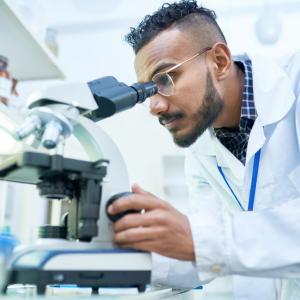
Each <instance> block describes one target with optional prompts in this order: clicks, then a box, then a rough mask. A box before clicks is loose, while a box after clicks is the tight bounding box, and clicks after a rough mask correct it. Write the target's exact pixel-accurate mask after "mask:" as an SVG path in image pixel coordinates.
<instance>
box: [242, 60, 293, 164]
mask: <svg viewBox="0 0 300 300" xmlns="http://www.w3.org/2000/svg"><path fill="white" fill-rule="evenodd" d="M251 61H252V72H253V91H254V103H255V108H256V112H257V119H256V121H255V123H254V125H253V128H252V130H251V133H250V136H249V141H248V147H247V156H246V165H247V163H248V162H249V161H250V159H251V158H252V157H253V156H254V155H255V153H256V152H257V151H258V150H259V149H260V148H262V146H263V145H264V142H265V140H266V138H265V135H264V127H265V126H267V125H269V124H272V123H276V122H278V121H280V120H281V119H282V118H283V117H284V116H285V115H286V114H287V113H288V111H289V110H290V108H291V106H292V105H293V103H294V101H295V95H294V93H293V87H292V82H291V81H290V79H289V77H288V75H287V74H286V73H285V72H284V70H283V69H282V68H281V67H280V66H279V64H276V63H275V62H274V61H271V60H270V59H268V58H262V57H256V58H255V59H253V60H252V59H251Z"/></svg>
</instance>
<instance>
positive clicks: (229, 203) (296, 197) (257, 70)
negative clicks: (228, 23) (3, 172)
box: [109, 1, 300, 300]
mask: <svg viewBox="0 0 300 300" xmlns="http://www.w3.org/2000/svg"><path fill="white" fill-rule="evenodd" d="M127 41H128V42H129V43H130V44H131V45H132V47H133V49H134V51H135V53H136V58H135V70H136V74H137V77H138V80H139V81H141V82H147V81H150V80H153V81H154V82H156V83H157V86H158V94H157V95H155V96H153V97H152V98H151V99H150V111H151V113H152V114H153V115H155V116H157V117H158V119H159V122H160V123H161V124H162V125H163V126H164V127H166V128H167V129H168V130H169V131H170V133H171V134H172V136H173V139H174V142H175V143H176V144H177V145H179V146H181V147H189V148H188V153H187V160H186V171H187V180H188V184H189V187H190V199H189V206H190V210H191V212H190V213H189V214H188V215H184V214H182V213H181V212H179V211H177V210H176V209H175V208H173V207H172V206H171V205H170V204H168V203H167V202H165V201H163V200H161V199H159V198H157V197H156V196H154V195H152V194H150V193H148V192H146V191H144V190H142V188H140V187H139V186H136V185H135V186H133V192H134V195H132V196H130V197H126V198H125V197H124V198H122V199H119V200H118V201H116V202H115V203H114V204H113V205H112V206H110V208H109V210H110V213H113V214H114V213H118V212H120V211H125V210H128V209H135V210H142V209H144V210H145V213H143V214H129V215H126V216H125V217H123V218H122V219H120V220H119V221H118V222H116V223H115V225H114V229H115V236H114V239H115V242H116V243H118V244H119V245H120V246H122V247H128V248H136V249H141V250H146V251H151V252H154V253H158V254H160V255H162V256H166V257H170V258H173V260H172V259H170V260H169V261H168V262H169V265H161V269H160V273H157V274H158V275H157V274H156V273H154V275H155V274H156V275H157V276H160V277H159V279H158V280H155V279H153V280H154V281H160V282H162V283H169V282H172V281H173V284H174V282H178V285H179V283H180V282H181V283H182V285H187V282H189V283H190V286H196V285H197V280H199V282H201V283H205V282H208V281H211V280H212V279H215V278H217V277H222V276H227V275H239V276H233V289H234V291H235V296H236V299H264V300H267V299H299V298H300V283H298V281H297V278H300V264H299V262H300V251H299V249H300V237H299V236H300V222H299V217H300V205H299V204H300V179H299V178H300V176H299V175H300V168H299V165H300V153H299V140H298V139H299V137H300V122H299V112H300V111H299V109H300V106H299V102H300V97H299V94H300V53H298V54H295V55H294V56H292V57H291V58H290V59H289V60H287V61H286V62H284V63H283V64H282V65H278V64H275V63H273V62H271V61H269V60H268V59H262V58H255V57H248V56H242V57H236V58H234V59H233V58H232V57H231V53H230V50H229V47H228V46H227V44H226V40H225V37H224V35H223V33H222V31H221V29H220V28H219V26H218V24H217V23H216V21H215V14H214V12H213V11H211V10H208V9H205V8H203V7H198V6H197V3H196V1H182V2H180V3H174V4H165V5H164V6H163V7H162V8H161V9H160V10H158V11H157V12H155V13H154V14H153V15H151V16H146V17H145V19H144V20H143V21H142V22H141V24H140V25H139V26H138V27H137V28H132V29H131V32H130V33H129V35H128V36H127ZM297 112H298V113H297ZM156 258H157V257H156V256H155V255H154V262H155V259H156ZM183 261H187V262H186V263H184V262H183ZM155 270H156V269H154V272H157V271H155ZM196 275H197V276H196ZM246 276H247V277H246ZM196 277H197V279H195V278H196ZM255 277H268V278H274V279H262V280H261V281H259V279H255ZM176 278H179V279H177V281H176ZM275 278H282V279H281V280H279V279H278V280H275ZM257 283H258V284H259V285H258V287H257ZM245 284H246V285H247V288H245ZM251 284H253V286H251ZM255 284H256V286H255ZM253 293H254V294H255V295H256V296H251V295H253ZM259 296H261V297H259ZM254 297H255V298H254Z"/></svg>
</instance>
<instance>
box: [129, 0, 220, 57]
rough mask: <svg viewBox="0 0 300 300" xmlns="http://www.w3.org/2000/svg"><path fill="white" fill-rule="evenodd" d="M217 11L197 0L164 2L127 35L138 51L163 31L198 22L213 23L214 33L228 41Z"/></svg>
mask: <svg viewBox="0 0 300 300" xmlns="http://www.w3.org/2000/svg"><path fill="white" fill-rule="evenodd" d="M216 18H217V17H216V13H215V12H214V11H213V10H210V9H208V8H205V7H203V6H198V4H197V1H196V0H181V1H180V2H175V3H171V4H170V3H164V4H163V5H162V7H161V8H160V9H159V10H157V11H156V12H154V13H153V14H152V15H146V16H145V17H144V19H143V20H142V22H141V23H140V24H139V25H138V26H137V27H136V28H134V27H131V28H130V32H129V33H128V34H127V35H126V36H125V41H126V42H127V43H129V44H130V45H131V46H132V48H133V50H134V52H135V53H137V52H138V51H139V50H140V49H141V48H142V47H143V46H144V45H146V44H147V43H148V42H150V41H151V40H152V39H153V38H154V37H155V36H156V35H157V34H159V33H160V32H161V31H163V30H165V29H168V28H169V27H171V26H172V25H175V26H179V27H180V26H182V27H183V26H190V25H191V26H193V25H196V24H198V25H199V24H200V25H204V23H205V24H206V25H207V24H208V25H211V26H210V27H211V28H213V33H214V35H215V36H217V37H218V39H219V40H220V41H222V42H224V43H226V39H225V36H224V34H223V32H222V30H221V29H220V27H219V25H218V24H217V22H216Z"/></svg>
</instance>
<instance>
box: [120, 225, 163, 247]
mask: <svg viewBox="0 0 300 300" xmlns="http://www.w3.org/2000/svg"><path fill="white" fill-rule="evenodd" d="M160 233H161V228H160V227H135V228H130V229H127V230H124V231H121V232H118V233H116V234H115V235H114V242H115V243H117V244H120V245H122V244H127V243H134V242H141V241H147V240H153V239H154V238H157V236H158V235H159V234H160Z"/></svg>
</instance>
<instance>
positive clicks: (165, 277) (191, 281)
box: [151, 253, 201, 289]
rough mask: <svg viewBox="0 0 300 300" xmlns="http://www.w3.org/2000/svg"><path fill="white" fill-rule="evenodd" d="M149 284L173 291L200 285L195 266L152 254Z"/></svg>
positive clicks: (188, 262)
mask: <svg viewBox="0 0 300 300" xmlns="http://www.w3.org/2000/svg"><path fill="white" fill-rule="evenodd" d="M151 284H152V285H155V286H159V287H168V288H174V289H193V288H196V287H198V286H200V285H201V282H200V281H199V278H198V272H197V268H196V266H195V264H193V263H192V262H191V261H181V260H177V259H173V258H169V257H165V256H161V255H159V254H156V253H152V274H151Z"/></svg>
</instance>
